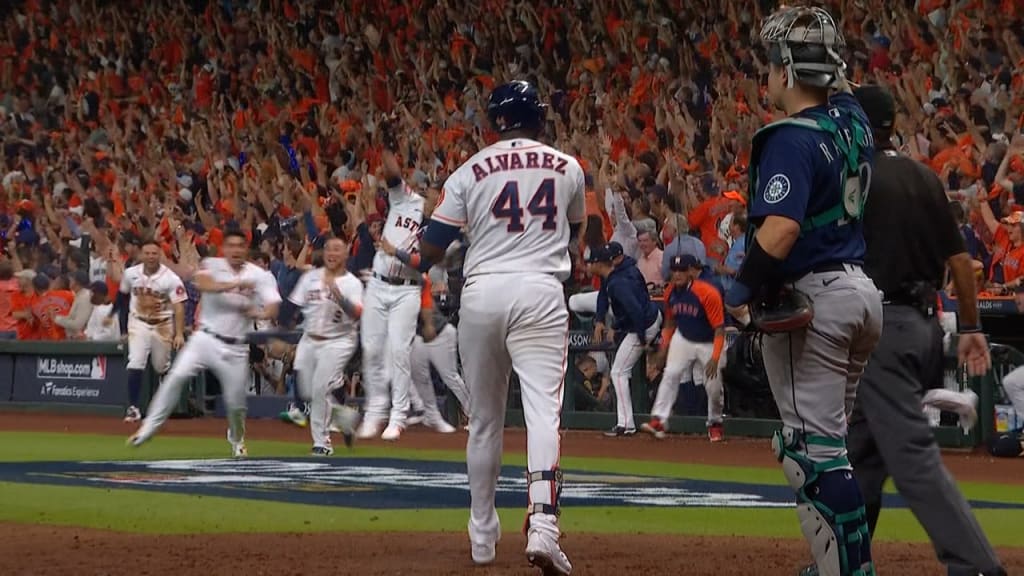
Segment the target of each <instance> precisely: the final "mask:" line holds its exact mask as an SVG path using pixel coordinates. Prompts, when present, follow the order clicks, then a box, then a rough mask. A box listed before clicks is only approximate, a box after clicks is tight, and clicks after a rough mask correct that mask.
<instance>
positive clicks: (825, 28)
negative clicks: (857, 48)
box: [761, 6, 846, 88]
mask: <svg viewBox="0 0 1024 576" xmlns="http://www.w3.org/2000/svg"><path fill="white" fill-rule="evenodd" d="M761 40H763V41H764V42H765V43H766V44H767V45H768V58H769V60H770V61H771V62H772V63H773V64H776V65H778V66H782V67H784V68H785V69H786V72H787V75H788V84H789V87H790V88H792V87H793V82H794V81H796V82H799V83H801V84H806V85H808V86H815V87H818V88H829V87H832V86H834V85H836V84H837V83H838V82H839V81H840V80H841V79H842V78H843V76H844V73H845V72H846V62H844V61H843V58H842V56H840V54H839V52H840V51H841V50H842V49H844V48H845V47H846V41H845V40H844V39H843V35H842V33H841V32H840V31H839V27H838V26H837V25H836V22H835V20H833V19H832V15H831V14H829V13H828V12H827V11H826V10H824V9H822V8H817V7H798V6H791V7H786V8H780V9H779V10H776V11H775V12H774V13H772V14H771V15H770V16H768V17H767V18H765V20H764V24H763V25H762V27H761Z"/></svg>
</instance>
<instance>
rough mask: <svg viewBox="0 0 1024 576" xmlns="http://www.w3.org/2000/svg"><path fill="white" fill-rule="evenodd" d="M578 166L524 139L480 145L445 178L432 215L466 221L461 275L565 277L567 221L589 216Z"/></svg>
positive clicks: (441, 219) (442, 219)
mask: <svg viewBox="0 0 1024 576" xmlns="http://www.w3.org/2000/svg"><path fill="white" fill-rule="evenodd" d="M584 193H585V190H584V181H583V169H582V168H580V165H579V163H578V162H577V161H576V159H575V158H573V157H572V156H570V155H568V154H565V153H562V152H559V151H558V150H555V149H554V148H552V147H550V146H547V145H545V144H541V143H540V142H536V141H534V140H530V139H526V138H517V139H514V140H500V141H498V142H496V143H494V144H492V145H490V146H488V147H486V148H484V149H483V150H480V151H479V152H477V153H476V154H475V155H474V156H473V157H472V158H470V159H469V160H467V161H466V163H464V164H463V165H462V166H460V167H459V168H458V170H456V171H455V172H454V173H452V175H451V176H449V177H448V180H447V181H446V182H445V183H444V189H443V190H442V191H441V197H440V198H438V202H437V207H436V208H435V209H434V213H433V214H432V216H431V217H432V218H433V219H435V220H437V221H438V222H441V223H443V224H448V225H451V226H459V227H462V226H465V227H466V235H467V236H468V237H469V250H468V252H467V253H466V263H465V276H466V278H469V277H471V276H473V275H475V274H494V273H499V274H502V273H512V272H541V273H545V274H553V275H555V276H556V277H558V279H559V280H565V279H566V278H568V277H569V274H570V272H571V270H572V260H571V258H570V256H569V250H568V246H569V236H570V233H569V223H570V222H572V223H578V222H582V221H583V218H584V216H585V215H586V204H585V202H586V201H585V197H584Z"/></svg>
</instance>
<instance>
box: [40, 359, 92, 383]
mask: <svg viewBox="0 0 1024 576" xmlns="http://www.w3.org/2000/svg"><path fill="white" fill-rule="evenodd" d="M36 366H37V367H36V376H37V377H39V378H69V379H75V380H103V379H104V378H106V377H107V359H106V358H105V357H102V356H94V357H92V358H85V357H83V358H78V357H74V356H72V357H71V358H69V359H65V358H54V357H47V356H40V357H39V358H38V360H37V365H36Z"/></svg>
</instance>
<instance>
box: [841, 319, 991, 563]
mask: <svg viewBox="0 0 1024 576" xmlns="http://www.w3.org/2000/svg"><path fill="white" fill-rule="evenodd" d="M942 376H943V352H942V329H941V327H940V326H939V323H938V321H937V320H936V319H935V318H926V317H925V316H924V314H922V313H921V312H920V311H918V310H916V309H914V308H912V307H910V306H901V305H886V306H885V318H884V324H883V328H882V337H881V339H880V340H879V342H878V347H877V348H876V349H875V351H874V352H873V353H872V355H871V359H870V360H869V361H868V364H867V368H866V369H865V371H864V375H863V376H862V378H861V381H860V386H859V388H858V389H857V401H856V404H855V407H854V411H853V415H852V416H851V418H850V427H849V437H848V439H847V445H848V449H849V457H850V462H851V463H852V464H853V474H854V476H855V477H856V478H857V483H858V484H859V485H860V489H861V493H862V494H863V495H864V504H865V507H866V509H867V518H868V526H869V528H870V530H871V534H872V536H874V532H875V525H876V524H877V523H878V515H879V512H880V511H881V509H882V487H883V485H884V484H885V480H886V478H888V477H889V476H890V475H891V476H892V479H893V482H894V483H895V484H896V489H897V490H898V491H899V493H900V495H901V496H902V497H903V499H904V500H905V501H906V503H907V505H908V506H909V507H910V510H911V511H912V512H913V513H914V516H916V517H917V520H918V522H920V523H921V525H922V526H923V527H924V529H925V531H926V532H927V533H928V537H929V538H930V539H931V541H932V544H933V546H935V552H936V554H937V555H938V558H939V561H940V562H942V563H943V564H945V565H946V566H947V567H948V569H949V574H950V576H960V575H967V574H970V575H971V576H976V575H977V574H978V572H983V573H985V574H989V573H991V574H1002V573H1003V572H1001V571H999V559H998V558H997V557H996V554H995V551H993V550H992V546H991V545H990V544H989V542H988V539H987V538H986V537H985V534H984V533H983V532H982V530H981V526H979V525H978V521H977V520H976V519H975V518H974V514H973V513H972V512H971V508H970V506H969V505H968V504H967V500H966V499H965V498H964V497H963V495H962V494H961V493H960V490H959V489H958V488H957V487H956V484H955V483H954V482H953V478H952V477H951V476H950V474H949V471H948V470H946V467H945V465H944V464H943V463H942V457H941V454H940V452H939V447H938V444H937V443H936V442H935V436H933V435H932V430H931V426H930V425H929V424H928V419H927V417H926V416H925V414H924V412H923V410H922V407H921V399H922V396H923V395H924V392H925V390H927V389H930V388H935V387H941V386H942Z"/></svg>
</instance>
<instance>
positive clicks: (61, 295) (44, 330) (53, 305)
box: [32, 290, 75, 340]
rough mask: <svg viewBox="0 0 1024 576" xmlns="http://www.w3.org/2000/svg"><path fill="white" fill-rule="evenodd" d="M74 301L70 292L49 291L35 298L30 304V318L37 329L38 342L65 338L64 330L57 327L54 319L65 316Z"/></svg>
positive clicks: (73, 295) (73, 296)
mask: <svg viewBox="0 0 1024 576" xmlns="http://www.w3.org/2000/svg"><path fill="white" fill-rule="evenodd" d="M74 301H75V294H74V293H73V292H71V291H70V290H49V291H47V292H45V293H43V294H39V295H38V296H36V299H35V301H34V302H33V303H32V316H34V317H35V319H36V323H37V325H38V327H39V330H38V334H37V337H38V338H39V339H40V340H64V339H65V338H66V337H67V335H66V334H65V333H64V328H61V327H60V326H58V325H57V323H56V322H54V318H56V317H57V316H67V315H68V313H69V312H71V304H72V303H73V302H74Z"/></svg>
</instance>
